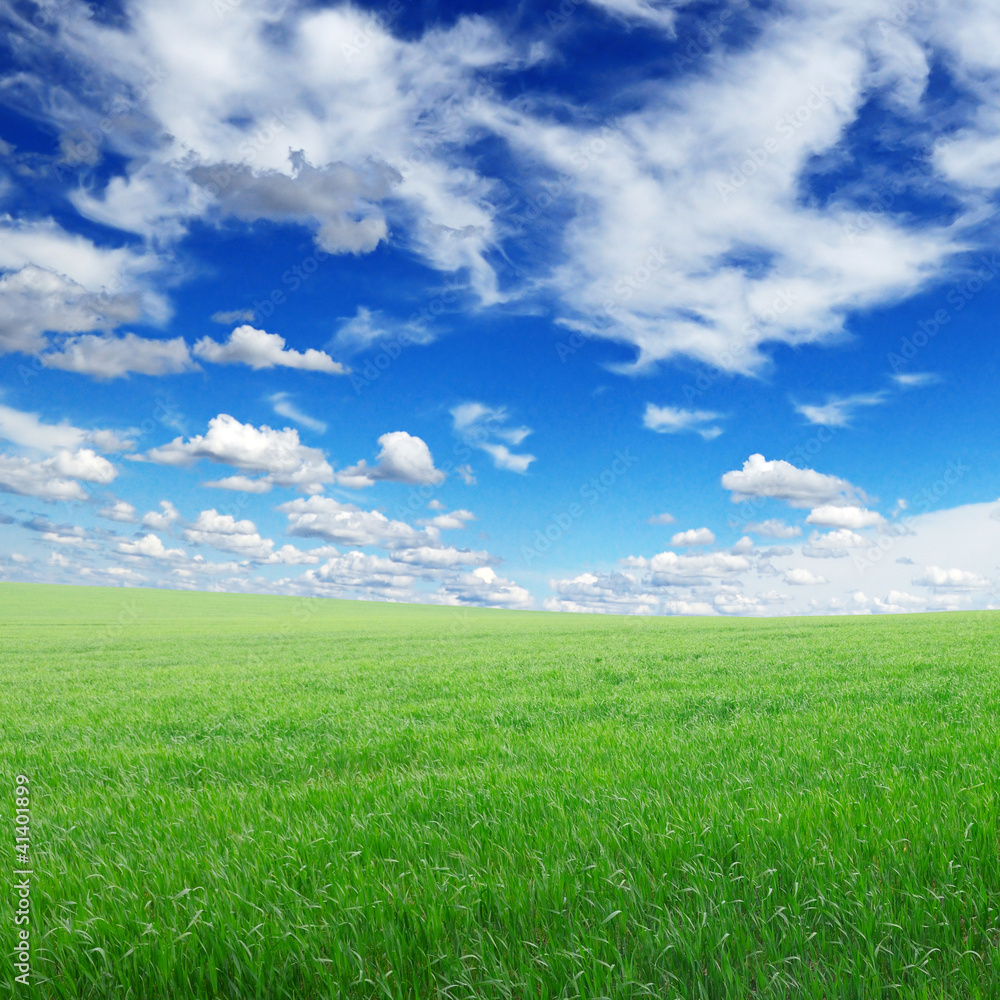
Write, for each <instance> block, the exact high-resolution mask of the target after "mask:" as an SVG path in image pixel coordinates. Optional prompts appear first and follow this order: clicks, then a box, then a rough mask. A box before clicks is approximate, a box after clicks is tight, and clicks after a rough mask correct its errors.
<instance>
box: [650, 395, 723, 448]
mask: <svg viewBox="0 0 1000 1000" xmlns="http://www.w3.org/2000/svg"><path fill="white" fill-rule="evenodd" d="M721 416H722V414H721V413H713V412H712V411H711V410H684V409H678V408H677V407H675V406H655V405H654V404H653V403H647V404H646V412H645V413H644V414H643V418H642V423H643V426H644V427H646V428H647V429H649V430H651V431H657V432H658V433H660V434H681V433H683V432H684V431H694V432H695V433H697V434H700V435H701V436H702V437H703V438H704V439H705V440H706V441H711V440H713V439H714V438H717V437H718V436H719V435H720V434H721V433H722V428H721V427H717V426H714V425H713V426H711V427H706V426H705V425H706V424H710V423H711V422H712V421H714V420H718V419H719V418H720V417H721Z"/></svg>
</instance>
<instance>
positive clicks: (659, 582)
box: [622, 552, 750, 586]
mask: <svg viewBox="0 0 1000 1000" xmlns="http://www.w3.org/2000/svg"><path fill="white" fill-rule="evenodd" d="M622 562H623V563H624V564H625V565H626V566H628V567H630V568H633V569H645V570H650V571H651V572H652V573H653V576H652V578H651V582H652V583H653V584H655V585H656V586H664V585H669V584H675V583H693V582H697V581H700V580H713V579H724V578H726V577H731V576H734V575H736V574H738V573H742V572H745V571H746V570H748V569H750V561H749V560H748V559H747V558H746V556H742V555H733V554H732V553H729V552H709V553H707V554H706V555H699V556H679V555H677V553H676V552H661V553H660V554H659V555H655V556H653V557H652V558H651V559H646V558H644V557H642V556H628V557H626V558H625V559H623V560H622Z"/></svg>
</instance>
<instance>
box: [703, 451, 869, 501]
mask: <svg viewBox="0 0 1000 1000" xmlns="http://www.w3.org/2000/svg"><path fill="white" fill-rule="evenodd" d="M722 486H723V488H724V489H727V490H729V491H730V492H731V493H732V494H733V496H732V499H733V501H734V502H739V501H742V500H749V499H750V498H752V497H771V498H773V499H775V500H785V501H787V502H788V503H789V504H791V506H793V507H817V506H820V505H822V504H829V503H831V502H833V501H835V500H843V499H845V498H850V497H853V496H857V495H860V492H861V491H860V490H858V489H857V487H855V486H852V485H851V484H850V483H849V482H848V481H847V480H846V479H841V478H840V477H839V476H828V475H824V474H823V473H821V472H816V471H815V470H813V469H799V468H796V467H795V466H794V465H792V464H791V463H790V462H786V461H784V460H783V459H776V460H772V461H768V460H767V459H765V458H764V456H763V455H760V454H756V455H751V456H750V457H749V458H748V459H747V460H746V461H745V462H744V463H743V468H742V469H741V470H736V471H733V472H727V473H725V474H724V475H723V477H722Z"/></svg>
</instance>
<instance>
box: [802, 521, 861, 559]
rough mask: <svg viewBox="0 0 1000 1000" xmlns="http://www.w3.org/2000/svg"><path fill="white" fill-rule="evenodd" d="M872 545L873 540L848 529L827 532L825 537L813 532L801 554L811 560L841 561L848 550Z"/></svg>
mask: <svg viewBox="0 0 1000 1000" xmlns="http://www.w3.org/2000/svg"><path fill="white" fill-rule="evenodd" d="M874 544H876V542H875V541H874V540H872V539H868V538H863V537H862V536H861V535H859V534H857V532H854V531H851V530H850V528H840V529H838V530H837V531H828V532H827V533H826V534H825V535H821V534H820V533H819V532H818V531H814V532H813V533H812V534H811V535H810V536H809V542H808V543H807V544H806V545H803V546H802V554H803V555H804V556H809V557H811V558H813V559H842V558H844V557H845V556H846V555H848V550H849V549H863V548H866V547H869V546H871V545H874Z"/></svg>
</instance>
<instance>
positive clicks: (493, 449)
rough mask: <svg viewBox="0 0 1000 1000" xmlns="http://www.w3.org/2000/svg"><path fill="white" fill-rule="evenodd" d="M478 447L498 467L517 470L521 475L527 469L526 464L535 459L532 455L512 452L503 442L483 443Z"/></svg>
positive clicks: (512, 470) (510, 470) (509, 470)
mask: <svg viewBox="0 0 1000 1000" xmlns="http://www.w3.org/2000/svg"><path fill="white" fill-rule="evenodd" d="M479 447H480V448H481V449H482V450H483V451H485V452H486V454H487V455H489V456H490V457H491V458H492V459H493V464H494V465H495V466H496V467H497V468H498V469H504V470H506V471H507V472H519V473H521V474H522V475H523V474H524V473H526V472H527V471H528V466H529V465H531V463H532V462H534V461H535V456H534V455H523V454H517V453H515V452H512V451H511V450H510V448H508V447H507V445H505V444H495V443H489V442H487V443H484V444H481V445H479Z"/></svg>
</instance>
